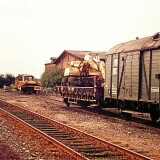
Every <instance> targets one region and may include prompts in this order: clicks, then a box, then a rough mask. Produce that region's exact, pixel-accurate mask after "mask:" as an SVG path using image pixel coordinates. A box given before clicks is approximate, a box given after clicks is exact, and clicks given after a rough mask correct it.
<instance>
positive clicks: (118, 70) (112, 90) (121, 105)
mask: <svg viewBox="0 0 160 160" xmlns="http://www.w3.org/2000/svg"><path fill="white" fill-rule="evenodd" d="M105 71H106V74H105V75H106V77H105V87H104V101H105V102H106V104H107V105H108V106H111V107H115V106H116V107H118V109H119V111H120V112H122V113H123V114H124V116H125V117H126V118H128V119H129V118H130V117H131V115H132V114H133V113H138V112H140V113H142V112H144V113H150V117H151V119H152V121H157V120H158V118H159V117H160V92H159V90H160V33H156V34H155V35H153V36H150V37H146V38H142V39H139V38H136V40H132V41H129V42H125V43H121V44H118V45H116V46H114V47H113V48H111V49H110V50H109V51H108V52H107V54H106V64H105Z"/></svg>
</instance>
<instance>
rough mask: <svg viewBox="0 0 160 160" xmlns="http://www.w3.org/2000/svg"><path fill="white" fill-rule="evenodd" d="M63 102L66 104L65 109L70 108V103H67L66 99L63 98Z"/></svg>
mask: <svg viewBox="0 0 160 160" xmlns="http://www.w3.org/2000/svg"><path fill="white" fill-rule="evenodd" d="M63 102H64V103H65V104H66V106H67V107H69V106H70V103H69V102H68V98H64V99H63Z"/></svg>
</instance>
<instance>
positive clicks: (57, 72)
mask: <svg viewBox="0 0 160 160" xmlns="http://www.w3.org/2000/svg"><path fill="white" fill-rule="evenodd" d="M63 75H64V70H63V69H59V68H57V67H56V66H54V67H51V68H50V69H47V70H45V71H44V73H43V74H42V76H41V84H42V86H43V87H55V86H56V85H57V83H59V82H60V81H61V79H62V78H63Z"/></svg>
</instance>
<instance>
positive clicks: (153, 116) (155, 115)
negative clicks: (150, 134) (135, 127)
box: [150, 106, 159, 123]
mask: <svg viewBox="0 0 160 160" xmlns="http://www.w3.org/2000/svg"><path fill="white" fill-rule="evenodd" d="M150 117H151V120H152V122H154V123H155V122H156V121H157V120H158V118H159V109H158V107H156V106H152V107H151V109H150Z"/></svg>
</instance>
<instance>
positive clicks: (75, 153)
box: [0, 100, 151, 160]
mask: <svg viewBox="0 0 160 160" xmlns="http://www.w3.org/2000/svg"><path fill="white" fill-rule="evenodd" d="M0 111H3V112H5V113H8V112H9V113H8V114H9V115H10V117H11V118H13V119H16V121H17V122H19V123H21V124H23V125H25V126H27V127H29V128H30V129H33V130H34V131H36V132H38V134H40V135H41V136H43V137H44V138H45V139H46V140H48V141H50V142H52V143H53V145H55V146H56V147H57V148H58V149H59V150H61V151H64V152H65V153H67V154H68V155H69V159H71V160H72V159H77V160H89V159H94V160H99V159H101V160H102V159H103V160H105V159H123V160H127V159H130V160H131V159H137V160H151V159H150V158H148V157H146V156H143V155H141V154H139V153H136V152H133V151H130V150H127V149H125V148H123V147H120V146H118V145H115V144H113V143H110V142H107V141H104V140H102V139H100V138H97V137H95V136H92V135H90V134H87V133H85V132H82V131H80V130H77V129H74V128H72V127H69V126H67V125H65V124H62V123H60V122H58V121H55V120H53V119H50V118H47V117H45V116H42V115H40V114H37V113H34V112H32V111H30V110H27V109H24V108H22V107H19V106H17V105H14V104H11V103H8V102H5V101H2V100H0Z"/></svg>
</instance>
